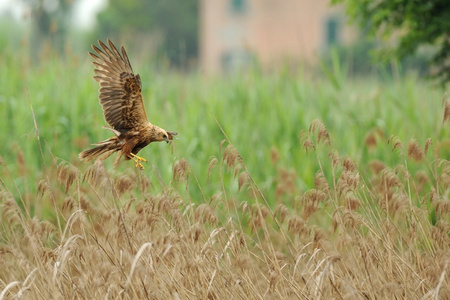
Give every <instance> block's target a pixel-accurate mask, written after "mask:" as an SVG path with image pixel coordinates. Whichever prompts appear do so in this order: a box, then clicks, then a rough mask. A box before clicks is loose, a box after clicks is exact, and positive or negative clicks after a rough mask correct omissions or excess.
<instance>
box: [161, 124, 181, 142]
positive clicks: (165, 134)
mask: <svg viewBox="0 0 450 300" xmlns="http://www.w3.org/2000/svg"><path fill="white" fill-rule="evenodd" d="M177 134H178V133H177V132H173V131H166V130H164V129H162V128H159V127H158V128H157V129H156V140H157V141H158V142H164V141H165V142H166V143H168V142H170V141H171V140H173V136H174V135H177Z"/></svg>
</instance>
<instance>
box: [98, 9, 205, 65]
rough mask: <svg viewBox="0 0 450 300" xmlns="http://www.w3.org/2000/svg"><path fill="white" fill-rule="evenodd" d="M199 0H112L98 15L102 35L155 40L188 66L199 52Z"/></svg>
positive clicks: (173, 58)
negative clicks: (158, 40) (158, 39)
mask: <svg viewBox="0 0 450 300" xmlns="http://www.w3.org/2000/svg"><path fill="white" fill-rule="evenodd" d="M198 6H199V3H198V0H185V1H176V0H147V1H139V0H131V1H128V0H111V1H109V5H108V7H107V8H106V9H105V10H104V11H102V12H101V13H100V14H99V15H98V23H99V24H98V31H99V32H98V34H97V36H101V37H105V38H106V37H110V38H117V37H119V36H128V37H131V38H133V37H134V39H135V41H134V42H137V40H138V39H142V38H143V39H149V38H150V37H151V38H152V40H154V41H156V40H157V38H158V37H160V38H161V41H160V43H161V45H160V49H159V50H160V52H161V53H164V55H167V57H168V59H169V60H170V61H171V63H173V64H174V65H177V66H179V67H180V66H181V67H186V66H187V64H188V62H189V60H191V59H193V58H196V57H197V54H198V10H199V7H198Z"/></svg>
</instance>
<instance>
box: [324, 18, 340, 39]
mask: <svg viewBox="0 0 450 300" xmlns="http://www.w3.org/2000/svg"><path fill="white" fill-rule="evenodd" d="M326 42H327V46H331V45H336V44H338V43H339V20H338V19H337V18H336V17H330V18H329V19H328V20H327V23H326Z"/></svg>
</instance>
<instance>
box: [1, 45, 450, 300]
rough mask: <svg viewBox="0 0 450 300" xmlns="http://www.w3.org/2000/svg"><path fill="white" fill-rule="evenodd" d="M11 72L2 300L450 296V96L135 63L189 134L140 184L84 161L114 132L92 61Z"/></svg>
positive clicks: (335, 79)
mask: <svg viewBox="0 0 450 300" xmlns="http://www.w3.org/2000/svg"><path fill="white" fill-rule="evenodd" d="M129 55H130V57H133V55H132V53H129ZM0 59H1V60H2V61H1V65H2V68H0V72H1V74H0V78H1V80H2V86H3V87H7V88H2V90H1V94H0V114H1V116H0V126H1V127H2V128H3V130H2V131H1V133H0V143H1V144H2V147H1V153H0V155H1V161H0V163H1V164H0V176H1V181H0V183H1V185H0V211H1V222H0V234H1V235H0V238H1V240H0V299H10V298H15V297H22V298H25V299H27V298H34V299H35V298H40V299H49V298H56V299H67V298H73V299H97V298H104V297H106V298H119V297H120V298H125V299H146V298H148V299H168V298H169V299H172V298H173V299H227V298H228V299H280V298H284V299H448V298H450V288H449V286H450V277H449V262H450V260H449V257H450V247H449V245H450V201H449V191H450V163H449V161H448V157H449V154H450V148H449V147H450V143H449V142H450V140H449V138H448V136H449V134H448V133H449V132H448V126H449V124H448V121H449V119H450V102H449V101H447V98H446V97H445V96H444V98H443V95H444V92H443V91H442V90H441V89H438V88H434V87H432V86H430V85H429V84H427V83H424V82H421V81H418V80H417V79H416V78H414V77H408V78H406V79H403V78H394V79H392V80H388V79H385V80H381V81H377V80H373V79H367V80H355V79H348V78H346V76H345V72H343V71H342V70H338V69H336V68H335V69H334V70H332V72H331V73H329V76H328V77H320V76H310V75H308V74H307V73H306V72H305V73H301V72H300V73H292V72H289V71H287V70H286V71H284V72H279V73H276V74H263V73H261V72H257V71H254V72H249V73H245V74H240V75H236V76H235V77H223V78H204V77H202V76H200V75H195V74H193V75H190V76H187V77H185V76H181V75H177V74H173V73H170V72H167V71H164V70H163V71H155V69H153V68H151V67H149V68H147V67H146V65H145V64H143V63H141V64H139V63H138V62H137V61H135V60H134V59H132V58H131V59H132V64H133V66H134V69H135V71H136V72H138V73H140V74H141V78H142V80H143V85H144V91H143V93H144V97H145V99H146V101H145V105H146V109H147V114H148V116H149V118H150V120H151V121H153V122H154V123H156V124H160V125H161V126H164V127H166V128H169V129H171V130H175V131H178V132H179V133H180V138H179V140H177V141H176V142H175V143H173V144H172V145H171V146H170V147H168V146H167V145H163V144H161V145H153V144H152V145H150V146H149V147H147V148H145V149H144V150H142V152H140V153H141V154H142V156H143V157H145V158H147V159H148V160H149V161H150V163H149V164H148V166H147V167H146V169H145V171H143V172H141V171H138V170H136V169H135V168H134V166H133V164H132V163H127V162H122V163H121V165H120V167H119V168H118V169H117V170H114V169H113V168H112V163H111V162H110V161H108V162H106V164H99V163H95V164H81V163H80V162H79V161H78V160H77V154H78V153H79V152H80V151H81V150H83V149H86V147H87V146H88V145H89V143H91V142H95V141H98V140H101V139H104V138H106V137H108V135H109V132H107V131H104V130H102V129H101V126H102V125H104V120H103V117H102V112H101V108H100V105H99V104H98V102H97V89H98V87H97V86H96V84H95V83H94V82H93V80H92V79H91V76H92V68H91V67H90V63H89V60H88V59H87V55H86V58H84V57H83V58H79V57H76V56H74V55H69V57H68V59H67V60H61V59H58V58H47V59H46V60H45V63H41V64H40V65H39V66H31V65H30V64H29V63H28V62H27V61H26V60H23V59H22V58H20V56H18V55H12V53H7V51H6V52H5V54H4V55H2V56H1V58H0ZM330 76H331V77H330ZM29 103H32V107H33V110H31V107H30V104H29ZM32 111H33V112H34V116H35V118H33V116H32ZM34 121H36V126H35V124H34ZM37 137H39V139H38V138H37Z"/></svg>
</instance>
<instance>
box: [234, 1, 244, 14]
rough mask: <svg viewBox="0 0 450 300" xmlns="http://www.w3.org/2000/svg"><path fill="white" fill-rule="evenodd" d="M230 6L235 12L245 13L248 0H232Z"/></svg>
mask: <svg viewBox="0 0 450 300" xmlns="http://www.w3.org/2000/svg"><path fill="white" fill-rule="evenodd" d="M230 8H231V11H232V12H234V13H243V12H245V10H246V8H247V1H246V0H230Z"/></svg>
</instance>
